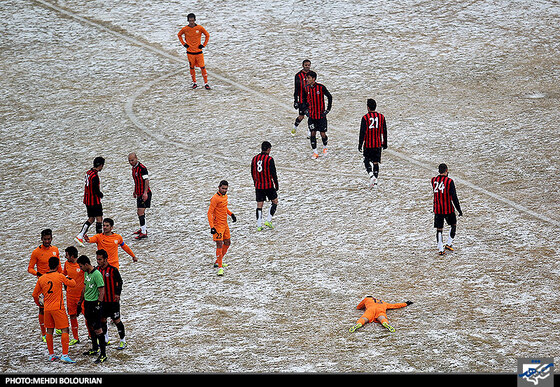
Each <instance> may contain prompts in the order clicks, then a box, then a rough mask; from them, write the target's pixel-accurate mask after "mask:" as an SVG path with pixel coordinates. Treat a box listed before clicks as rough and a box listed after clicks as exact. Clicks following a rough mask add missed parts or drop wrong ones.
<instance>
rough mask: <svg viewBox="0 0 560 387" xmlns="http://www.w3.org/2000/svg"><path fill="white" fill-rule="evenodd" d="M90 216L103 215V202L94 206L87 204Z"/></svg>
mask: <svg viewBox="0 0 560 387" xmlns="http://www.w3.org/2000/svg"><path fill="white" fill-rule="evenodd" d="M86 210H87V216H88V218H97V217H98V216H103V206H102V205H101V203H99V204H96V205H94V206H88V205H86Z"/></svg>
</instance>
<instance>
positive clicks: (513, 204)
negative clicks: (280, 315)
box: [35, 0, 560, 226]
mask: <svg viewBox="0 0 560 387" xmlns="http://www.w3.org/2000/svg"><path fill="white" fill-rule="evenodd" d="M35 1H37V2H39V3H41V4H43V5H45V6H47V7H49V8H51V9H54V10H56V11H58V12H60V13H63V14H65V15H67V16H69V17H72V18H74V19H77V20H79V21H81V22H84V23H86V24H89V25H91V26H94V27H96V28H99V29H101V30H103V31H105V32H107V33H109V34H111V35H114V36H117V37H118V38H119V39H124V40H126V41H128V42H130V43H132V44H135V45H137V46H141V47H143V48H145V49H147V50H150V51H152V52H154V53H156V54H158V55H161V56H164V57H166V58H168V59H171V60H173V61H176V62H179V63H181V64H183V65H184V59H183V58H180V57H178V56H176V55H172V54H170V53H168V52H165V51H163V50H161V49H159V48H157V47H153V46H150V45H149V44H145V43H143V42H141V41H137V40H135V39H133V38H131V37H129V36H126V35H124V34H121V33H119V32H117V31H113V30H111V29H110V28H107V27H105V26H103V25H101V24H99V23H96V22H93V21H91V20H88V19H86V18H84V17H82V16H79V15H78V14H76V13H73V12H70V11H68V10H65V9H63V8H60V7H58V6H56V5H54V4H51V3H49V2H46V1H44V0H35ZM178 72H179V71H174V72H171V73H168V74H166V75H163V76H161V77H159V78H157V79H155V80H153V81H152V82H150V83H148V84H147V85H146V86H144V87H142V88H140V89H139V90H138V91H137V92H136V93H135V94H134V96H132V97H131V98H129V99H128V100H127V103H126V105H125V110H126V112H127V114H128V116H129V117H130V119H131V121H132V122H133V123H134V125H136V126H137V127H138V128H139V129H140V130H142V131H143V132H144V133H146V134H147V135H149V136H151V137H152V138H154V139H156V140H158V141H164V142H169V141H170V140H169V139H168V138H166V137H165V136H162V135H156V134H154V133H152V132H151V131H150V130H149V129H148V128H146V126H144V124H142V122H141V121H140V120H138V118H137V117H136V116H135V115H134V112H133V110H132V107H133V105H134V101H135V99H136V98H138V96H140V95H141V94H142V93H144V92H145V91H147V90H149V89H150V88H151V87H152V86H153V85H155V84H156V83H158V82H160V81H162V80H164V79H167V78H169V77H171V76H172V75H175V74H177V73H178ZM212 77H214V78H216V79H219V80H220V81H222V82H225V83H228V84H230V85H232V86H235V87H236V88H238V89H240V90H244V91H247V92H249V93H251V94H255V95H258V96H259V97H260V98H264V99H267V100H269V101H270V102H272V103H274V104H276V105H279V106H282V107H284V108H286V109H287V110H290V111H292V110H291V106H288V105H287V104H285V103H282V102H280V101H278V100H277V99H275V98H273V97H271V96H270V95H266V94H263V93H259V92H258V91H255V90H252V89H250V88H248V87H246V86H244V85H242V84H240V83H237V82H235V81H233V80H231V79H228V78H226V77H223V76H220V75H217V74H215V73H212ZM172 142H173V143H175V144H176V145H178V146H180V147H182V148H184V147H185V145H184V144H181V143H179V142H177V141H172ZM189 150H191V151H192V148H189ZM387 151H388V152H389V153H392V154H393V155H395V156H397V157H399V158H400V159H402V160H405V161H408V162H409V163H412V164H414V165H417V166H419V167H421V168H423V169H427V170H429V171H432V170H433V168H432V167H430V166H427V165H426V164H424V163H422V162H420V161H418V160H415V159H413V158H412V157H409V156H407V155H405V154H403V153H400V152H398V151H395V150H389V149H387ZM228 159H229V160H231V158H228ZM317 172H318V171H315V172H314V173H317ZM338 174H339V175H340V173H338ZM344 175H346V176H348V174H344ZM351 176H354V175H351ZM454 179H455V181H457V182H460V183H462V184H464V185H466V186H468V187H470V188H471V189H473V190H476V191H478V192H481V193H483V194H485V195H487V196H490V197H492V198H494V199H496V200H499V201H501V202H503V203H505V204H507V205H509V206H511V207H513V208H515V209H517V210H519V211H522V212H525V213H526V214H528V215H531V216H533V217H536V218H538V219H541V220H544V221H546V222H548V223H551V224H553V225H555V226H559V225H560V222H559V221H557V220H555V219H552V218H550V217H548V216H545V215H542V214H540V213H537V212H536V211H533V210H531V209H529V208H526V207H524V206H522V205H520V204H518V203H516V202H514V201H512V200H509V199H507V198H504V197H502V196H500V195H498V194H495V193H493V192H490V191H488V190H486V189H484V188H482V187H479V186H477V185H476V184H474V183H471V182H470V181H468V180H465V179H462V178H458V177H454Z"/></svg>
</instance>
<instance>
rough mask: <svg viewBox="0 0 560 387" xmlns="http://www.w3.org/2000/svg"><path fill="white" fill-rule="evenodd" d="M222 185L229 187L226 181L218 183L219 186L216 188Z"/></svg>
mask: <svg viewBox="0 0 560 387" xmlns="http://www.w3.org/2000/svg"><path fill="white" fill-rule="evenodd" d="M223 185H227V186H228V187H229V183H228V182H227V180H222V181H220V185H219V186H218V187H221V186H223Z"/></svg>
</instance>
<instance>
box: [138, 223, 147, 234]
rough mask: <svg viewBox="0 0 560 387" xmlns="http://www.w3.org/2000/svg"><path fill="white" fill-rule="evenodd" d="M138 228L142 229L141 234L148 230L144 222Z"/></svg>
mask: <svg viewBox="0 0 560 387" xmlns="http://www.w3.org/2000/svg"><path fill="white" fill-rule="evenodd" d="M140 229H141V230H142V234H146V233H147V232H148V230H147V228H146V224H144V225H143V226H140Z"/></svg>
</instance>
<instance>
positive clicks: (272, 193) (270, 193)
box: [255, 188, 278, 202]
mask: <svg viewBox="0 0 560 387" xmlns="http://www.w3.org/2000/svg"><path fill="white" fill-rule="evenodd" d="M277 197H278V193H277V192H276V190H275V189H274V188H268V189H258V188H255V200H256V201H257V202H264V201H265V200H266V198H268V200H274V199H276V198H277Z"/></svg>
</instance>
